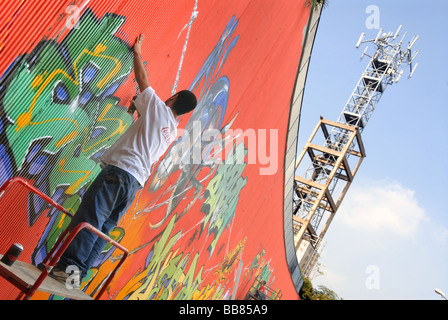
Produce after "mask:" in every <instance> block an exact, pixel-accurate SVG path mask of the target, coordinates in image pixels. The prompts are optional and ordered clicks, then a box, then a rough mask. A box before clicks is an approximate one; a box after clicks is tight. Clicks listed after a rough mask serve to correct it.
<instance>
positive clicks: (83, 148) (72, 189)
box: [57, 103, 127, 194]
mask: <svg viewBox="0 0 448 320" xmlns="http://www.w3.org/2000/svg"><path fill="white" fill-rule="evenodd" d="M111 107H113V104H112V103H109V104H107V105H106V107H105V108H104V110H103V111H102V112H101V114H100V116H99V117H98V119H97V121H98V122H102V121H107V120H115V121H118V123H119V124H118V128H117V129H116V130H115V131H114V132H112V133H111V134H110V135H108V136H107V137H105V138H103V139H101V140H99V141H97V142H96V143H94V144H92V145H91V146H89V147H86V144H87V141H88V137H89V135H88V127H85V128H84V129H83V130H82V131H81V132H79V131H78V129H76V131H73V132H71V133H69V134H68V135H67V136H65V137H64V138H62V139H61V140H59V141H58V142H57V145H58V144H59V145H63V144H64V143H66V142H68V141H70V140H71V139H74V138H76V137H77V136H78V135H79V134H80V133H82V132H84V141H83V143H82V146H81V152H87V151H89V150H90V149H92V148H94V147H96V146H98V145H99V144H102V143H103V142H104V141H106V140H109V139H110V138H111V137H113V136H114V135H116V134H121V133H123V132H124V130H125V129H126V127H127V124H126V125H124V124H123V121H122V120H121V119H119V118H106V117H105V116H106V114H107V113H108V112H109V110H110V108H111ZM69 138H70V140H69ZM74 146H75V145H74V144H73V145H71V146H70V149H69V151H68V152H67V156H66V157H65V158H63V159H61V161H60V162H59V171H60V172H62V173H81V174H82V177H81V178H79V179H78V180H77V181H76V182H75V183H74V184H72V185H71V186H70V187H69V188H68V189H67V190H66V191H65V192H66V193H67V194H73V193H74V192H76V189H77V188H78V187H79V186H80V185H81V184H82V183H83V182H84V181H85V180H86V179H87V178H88V177H89V176H90V174H91V171H85V170H81V171H79V170H67V169H64V166H65V163H66V161H67V159H68V157H69V156H70V154H71V151H72V150H73V148H74Z"/></svg>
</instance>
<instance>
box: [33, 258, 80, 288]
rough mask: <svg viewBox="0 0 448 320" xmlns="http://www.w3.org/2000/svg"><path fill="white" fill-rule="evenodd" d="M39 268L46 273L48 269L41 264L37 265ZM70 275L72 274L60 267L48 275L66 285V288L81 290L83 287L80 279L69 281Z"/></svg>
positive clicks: (54, 268)
mask: <svg viewBox="0 0 448 320" xmlns="http://www.w3.org/2000/svg"><path fill="white" fill-rule="evenodd" d="M37 268H38V269H39V270H40V271H44V270H45V269H46V268H47V266H46V265H45V264H44V263H39V264H38V265H37ZM70 275H71V274H70V273H67V272H65V271H64V270H63V269H61V268H59V267H58V265H56V266H55V267H53V269H52V270H51V271H50V273H49V274H48V276H50V277H51V278H53V279H55V280H58V281H59V282H62V283H64V284H65V285H66V286H69V287H70V288H74V289H79V288H80V286H81V284H80V281H79V279H76V278H74V279H69V277H70Z"/></svg>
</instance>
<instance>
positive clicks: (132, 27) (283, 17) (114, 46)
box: [0, 0, 309, 299]
mask: <svg viewBox="0 0 448 320" xmlns="http://www.w3.org/2000/svg"><path fill="white" fill-rule="evenodd" d="M304 3H305V1H304V0H303V1H296V0H281V1H269V0H252V1H251V0H245V1H242V0H229V1H217V0H216V1H214V0H202V1H201V0H199V1H195V0H178V1H164V0H151V1H143V0H140V1H137V0H115V1H110V0H109V1H108V0H91V1H87V0H84V1H61V0H59V1H49V0H48V1H37V0H27V1H25V0H15V1H4V2H2V3H0V12H2V15H1V17H0V56H1V61H0V75H1V78H0V79H1V80H0V115H1V119H0V120H1V124H0V184H2V183H3V182H4V181H6V180H7V179H9V178H11V177H14V176H21V177H24V178H26V179H27V180H29V181H30V182H32V183H33V185H34V186H36V187H37V188H38V189H40V190H41V191H43V192H44V193H45V194H47V195H49V196H51V197H52V198H53V199H54V200H55V201H57V202H58V203H60V204H62V205H63V206H64V207H65V208H67V209H68V210H70V211H72V212H75V211H76V208H77V206H78V205H79V201H80V198H81V196H82V194H83V192H84V190H85V189H86V188H87V187H88V185H89V183H90V181H91V180H92V179H93V177H95V175H96V174H97V173H98V172H99V169H100V168H99V165H98V158H99V156H100V155H101V154H102V153H103V152H104V150H105V149H107V148H108V147H109V146H110V145H112V144H113V143H114V141H116V139H117V138H118V137H119V136H120V135H121V134H122V133H123V132H124V131H125V130H126V129H127V128H128V127H129V126H131V125H132V123H133V121H134V117H133V116H131V115H130V114H129V113H127V106H128V103H129V100H130V99H131V98H132V97H133V96H134V95H135V94H136V92H137V88H136V83H135V82H134V76H133V72H132V63H133V61H132V54H131V51H130V46H131V45H132V43H133V40H134V39H135V37H136V36H137V35H138V34H139V33H141V32H144V33H145V35H146V39H145V44H144V48H143V58H144V60H145V61H146V63H147V71H148V74H149V80H150V83H151V85H152V86H153V87H154V88H155V89H156V92H157V93H158V94H159V95H160V96H161V97H169V95H170V94H171V93H172V92H173V91H175V90H176V89H186V88H190V89H191V90H193V91H195V92H196V94H197V95H198V97H199V106H198V108H197V109H196V110H195V112H194V113H193V114H192V115H189V116H185V117H182V118H181V121H180V128H182V129H185V131H184V134H187V133H193V131H194V124H195V123H196V124H198V123H200V124H201V126H202V127H201V129H202V130H205V129H206V128H209V129H216V130H215V131H214V132H217V133H218V135H217V136H215V137H214V140H212V139H210V137H208V140H207V139H205V138H204V137H202V140H201V139H200V140H201V141H199V146H201V147H202V149H201V151H202V154H203V155H204V156H208V158H207V159H208V160H210V159H212V160H213V159H215V158H213V157H214V155H216V154H219V155H220V156H222V157H224V158H225V159H227V160H230V159H231V158H232V157H231V154H232V153H230V155H228V154H227V153H228V151H229V150H232V151H233V150H235V149H238V148H240V147H242V148H244V149H246V153H247V156H246V157H245V158H244V159H243V160H244V161H241V163H237V164H229V163H228V162H227V163H220V164H219V163H217V162H213V161H212V163H211V164H210V163H208V164H207V163H192V164H190V165H188V166H184V167H182V166H172V163H173V159H174V157H175V154H174V152H173V149H170V150H169V151H168V152H167V154H166V155H165V156H164V157H163V159H161V162H160V164H159V165H158V167H157V168H156V170H155V172H154V173H153V175H152V176H151V178H150V180H149V181H148V183H147V184H146V186H145V188H144V189H143V191H142V192H141V193H139V194H138V195H137V198H136V200H135V203H134V205H133V206H132V208H131V209H130V210H129V211H128V212H127V213H126V215H125V216H124V217H123V219H122V221H121V222H120V223H119V225H118V226H117V228H116V229H114V230H113V232H112V235H113V237H114V238H116V239H117V240H119V241H120V242H121V243H122V244H123V245H124V246H125V247H127V248H129V249H130V250H131V255H130V257H129V258H128V260H127V262H126V263H125V265H124V266H123V267H122V268H121V270H120V271H119V274H118V275H117V277H116V278H115V280H114V281H113V282H112V284H111V286H110V288H109V289H108V294H107V295H106V296H107V297H106V298H109V299H137V298H138V299H226V298H231V297H234V298H237V299H242V298H244V296H245V294H246V292H247V290H248V289H249V287H250V285H251V284H252V282H253V281H254V279H255V278H256V277H257V276H262V277H263V278H265V279H266V280H268V283H269V284H270V285H272V286H273V287H274V288H278V289H281V290H282V293H283V296H284V297H285V298H289V299H294V298H297V293H296V290H295V287H294V284H293V281H292V280H291V274H290V272H289V269H288V263H287V261H286V257H285V244H284V236H283V189H284V180H283V175H284V172H283V159H284V156H285V154H284V152H285V142H286V136H287V131H288V116H289V110H290V99H291V94H292V91H293V87H294V79H295V75H296V72H297V65H298V62H299V59H300V54H301V50H302V47H301V44H302V32H303V30H304V28H305V25H306V23H307V21H308V17H309V9H308V8H306V7H305V6H304ZM228 129H232V130H235V131H236V132H238V131H237V129H239V130H240V131H239V132H240V133H241V134H242V135H246V136H248V138H247V139H246V140H242V139H241V137H240V138H235V139H230V140H225V139H223V137H224V133H225V130H228ZM184 137H185V136H184ZM212 141H215V145H214V146H215V149H213V151H214V153H212V152H210V149H209V148H210V147H211V144H210V143H211V142H212ZM217 142H219V143H218V144H217ZM220 148H221V149H220ZM222 149H225V150H226V153H225V152H223V151H222ZM241 150H243V149H241ZM0 208H1V213H0V225H1V228H0V252H4V251H6V249H7V248H8V247H9V245H10V244H11V243H13V242H21V243H22V244H23V246H24V248H25V250H24V252H23V254H22V256H21V257H22V259H24V260H26V261H31V262H32V263H38V262H40V261H41V260H42V258H43V257H44V256H45V254H46V252H48V250H49V248H51V246H52V244H53V243H54V241H55V238H56V237H57V236H58V235H59V234H60V232H61V231H62V230H63V229H64V228H65V226H66V225H67V223H68V221H67V219H64V217H63V216H62V215H60V214H59V213H58V212H55V211H54V210H52V209H51V208H49V207H48V206H47V205H46V204H45V203H44V202H42V201H41V200H39V199H37V198H36V197H34V196H33V195H32V194H28V192H26V191H25V190H23V189H22V188H20V187H17V188H13V189H10V190H8V192H7V193H6V194H4V195H3V197H2V198H1V199H0ZM117 254H118V253H114V252H112V250H109V248H106V250H105V251H104V252H103V254H102V256H101V257H100V259H99V260H98V262H97V264H96V266H95V268H94V269H92V270H91V273H90V274H89V278H88V279H87V281H86V282H85V283H83V289H84V290H85V291H86V292H87V293H93V292H95V291H96V290H97V289H98V286H99V285H100V284H101V282H102V281H103V280H104V278H105V277H106V276H107V274H108V272H110V270H111V268H112V267H113V265H114V263H116V261H117V259H118V257H117V256H116V255H117ZM238 270H241V271H238ZM237 275H239V276H237ZM235 279H238V280H237V281H236V280H235ZM16 292H17V291H16V290H15V289H13V288H12V287H11V286H10V285H9V284H7V283H6V282H4V281H3V280H0V298H3V299H6V298H13V297H15V294H16ZM37 298H40V299H48V298H51V299H53V298H54V299H55V298H57V297H51V296H48V295H44V294H39V295H38V296H37Z"/></svg>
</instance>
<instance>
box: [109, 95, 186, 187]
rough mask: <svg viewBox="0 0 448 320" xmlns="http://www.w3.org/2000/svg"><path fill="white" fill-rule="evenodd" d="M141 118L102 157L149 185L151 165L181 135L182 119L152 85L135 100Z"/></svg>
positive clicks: (143, 183)
mask: <svg viewBox="0 0 448 320" xmlns="http://www.w3.org/2000/svg"><path fill="white" fill-rule="evenodd" d="M134 104H135V107H136V108H137V110H138V112H139V114H140V117H139V118H138V120H137V121H136V122H135V123H134V124H132V126H131V127H130V128H129V129H128V130H127V131H126V132H125V133H124V134H123V135H122V136H121V137H120V138H119V139H118V140H117V142H115V143H114V144H113V145H112V146H111V147H110V148H109V149H108V150H107V151H106V152H105V153H104V154H103V156H102V157H101V161H102V162H103V163H106V164H110V165H113V166H116V167H118V168H120V169H123V170H126V171H127V172H129V173H130V174H132V175H133V176H134V177H135V178H136V179H137V180H138V182H139V183H140V185H141V186H144V185H145V182H146V180H148V178H149V176H150V174H151V168H152V166H153V165H154V164H156V163H157V161H158V160H159V158H160V157H161V156H162V155H163V154H164V153H165V151H166V150H167V149H168V147H169V146H170V145H171V143H172V142H173V141H174V139H175V138H176V136H177V125H178V122H177V121H176V119H175V118H174V115H173V112H172V111H171V109H170V108H169V107H168V106H167V105H166V104H165V102H163V101H162V100H161V99H160V98H159V97H158V96H157V95H156V93H155V91H154V89H153V88H151V87H148V88H146V89H145V90H143V92H141V93H140V94H139V95H138V97H137V98H136V99H135V102H134Z"/></svg>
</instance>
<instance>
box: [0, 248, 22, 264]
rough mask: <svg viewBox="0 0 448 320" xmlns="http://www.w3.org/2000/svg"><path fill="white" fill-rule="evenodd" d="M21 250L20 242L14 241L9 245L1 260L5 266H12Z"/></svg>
mask: <svg viewBox="0 0 448 320" xmlns="http://www.w3.org/2000/svg"><path fill="white" fill-rule="evenodd" d="M22 251H23V246H22V245H21V244H20V243H14V244H13V245H12V246H11V247H9V249H8V251H6V253H5V255H4V256H3V258H2V260H1V262H3V263H4V264H6V265H7V266H12V264H13V263H14V261H16V260H17V258H18V257H19V255H20V253H21V252H22Z"/></svg>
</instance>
